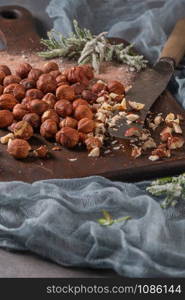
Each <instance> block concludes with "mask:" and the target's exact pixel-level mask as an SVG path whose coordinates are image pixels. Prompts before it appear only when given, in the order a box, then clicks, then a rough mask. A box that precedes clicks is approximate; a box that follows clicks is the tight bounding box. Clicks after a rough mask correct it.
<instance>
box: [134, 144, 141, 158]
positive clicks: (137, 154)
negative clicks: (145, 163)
mask: <svg viewBox="0 0 185 300" xmlns="http://www.w3.org/2000/svg"><path fill="white" fill-rule="evenodd" d="M141 151H142V149H141V148H140V147H137V146H134V147H133V148H132V152H131V156H132V157H134V158H137V157H139V156H141Z"/></svg>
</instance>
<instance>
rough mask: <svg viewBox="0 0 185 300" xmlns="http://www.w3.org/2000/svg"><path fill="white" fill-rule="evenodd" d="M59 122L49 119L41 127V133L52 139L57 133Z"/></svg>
mask: <svg viewBox="0 0 185 300" xmlns="http://www.w3.org/2000/svg"><path fill="white" fill-rule="evenodd" d="M57 130H58V128H57V123H56V122H55V121H54V120H51V119H47V120H46V121H44V122H43V123H42V125H41V127H40V134H41V135H42V136H43V137H45V138H46V139H50V138H52V137H54V136H55V134H56V133H57Z"/></svg>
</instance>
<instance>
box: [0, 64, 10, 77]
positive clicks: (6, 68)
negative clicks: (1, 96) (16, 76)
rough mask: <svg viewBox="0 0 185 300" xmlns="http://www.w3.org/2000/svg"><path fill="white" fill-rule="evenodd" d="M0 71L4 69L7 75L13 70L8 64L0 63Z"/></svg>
mask: <svg viewBox="0 0 185 300" xmlns="http://www.w3.org/2000/svg"><path fill="white" fill-rule="evenodd" d="M0 71H3V72H4V73H5V74H6V76H8V75H11V71H10V69H9V67H8V66H6V65H0Z"/></svg>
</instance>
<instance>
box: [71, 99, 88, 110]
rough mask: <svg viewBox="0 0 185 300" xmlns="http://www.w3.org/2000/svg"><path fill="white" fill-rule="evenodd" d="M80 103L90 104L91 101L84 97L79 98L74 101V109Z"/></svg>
mask: <svg viewBox="0 0 185 300" xmlns="http://www.w3.org/2000/svg"><path fill="white" fill-rule="evenodd" d="M79 105H87V106H89V103H88V102H87V101H86V100H84V99H81V98H78V99H76V100H74V101H73V109H74V110H75V109H76V108H77V106H79Z"/></svg>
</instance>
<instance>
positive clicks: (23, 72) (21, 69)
mask: <svg viewBox="0 0 185 300" xmlns="http://www.w3.org/2000/svg"><path fill="white" fill-rule="evenodd" d="M31 69H32V66H31V65H30V64H28V63H26V62H25V63H22V64H20V65H19V66H18V67H17V68H16V70H15V74H16V75H17V76H19V77H20V78H22V79H23V78H26V77H27V76H28V73H29V72H30V71H31Z"/></svg>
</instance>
